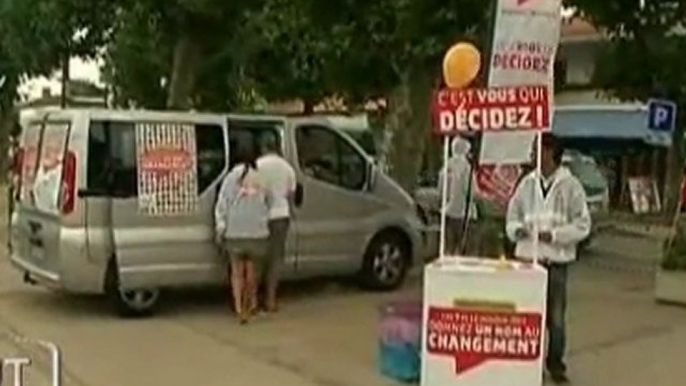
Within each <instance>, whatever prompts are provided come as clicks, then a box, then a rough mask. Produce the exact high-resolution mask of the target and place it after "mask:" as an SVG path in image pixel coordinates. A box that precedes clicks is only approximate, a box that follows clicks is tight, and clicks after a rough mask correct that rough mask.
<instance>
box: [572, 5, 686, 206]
mask: <svg viewBox="0 0 686 386" xmlns="http://www.w3.org/2000/svg"><path fill="white" fill-rule="evenodd" d="M569 4H570V5H573V6H575V7H577V9H578V10H579V11H580V12H581V13H582V14H583V15H584V16H585V17H587V18H588V19H590V21H591V22H593V23H594V24H595V25H597V26H599V27H601V28H602V29H604V31H606V33H607V35H608V36H609V39H610V41H609V43H608V44H607V47H606V48H605V49H604V50H603V52H602V53H601V55H600V56H599V58H598V61H597V70H596V73H595V82H596V83H597V84H598V85H599V86H600V87H602V88H603V89H605V90H607V91H609V92H610V94H611V95H614V96H616V97H618V98H620V99H622V100H629V101H631V100H633V101H635V100H640V101H646V100H647V99H649V98H651V97H660V98H667V99H671V100H673V101H675V102H676V103H677V104H678V106H679V111H680V112H681V113H680V114H679V115H678V125H677V126H678V127H677V130H675V132H674V134H673V146H672V148H671V151H670V154H669V162H668V165H669V166H668V171H667V179H666V180H667V183H666V189H665V192H666V195H665V197H666V199H665V201H666V205H665V209H666V211H667V213H674V212H675V211H676V207H677V205H678V201H679V197H680V189H679V188H680V185H681V178H682V173H683V168H684V147H683V144H684V129H685V128H686V72H685V71H684V70H683V68H684V67H683V63H684V62H686V29H685V28H686V25H685V21H686V2H685V1H683V0H646V1H645V6H644V7H643V8H642V7H641V2H640V1H638V0H636V1H623V0H605V1H596V0H570V1H569Z"/></svg>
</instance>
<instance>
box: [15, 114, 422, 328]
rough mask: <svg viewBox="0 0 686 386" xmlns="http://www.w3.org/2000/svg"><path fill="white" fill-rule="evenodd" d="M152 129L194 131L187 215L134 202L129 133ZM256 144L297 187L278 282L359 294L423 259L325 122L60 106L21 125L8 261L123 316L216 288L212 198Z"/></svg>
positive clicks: (395, 202) (371, 173)
mask: <svg viewBox="0 0 686 386" xmlns="http://www.w3.org/2000/svg"><path fill="white" fill-rule="evenodd" d="M150 125H184V127H186V128H189V130H191V131H189V133H192V134H190V135H191V136H192V141H191V142H194V148H195V151H194V159H193V163H192V164H193V165H194V168H193V170H194V171H195V178H194V185H193V189H192V193H193V194H189V195H188V196H192V197H191V198H192V199H193V201H192V202H193V205H192V206H189V207H188V208H191V210H188V211H185V212H182V213H181V214H180V215H179V214H176V215H162V216H159V215H155V214H154V213H152V214H151V212H149V211H145V210H142V208H148V207H149V203H150V201H151V200H153V201H154V200H161V199H160V198H152V197H151V196H150V195H149V194H147V193H146V194H142V193H141V192H143V191H144V189H147V188H146V186H148V185H145V184H146V183H147V184H149V183H150V182H149V181H148V182H145V181H143V180H142V177H141V173H139V169H140V167H139V166H140V163H141V162H143V161H140V160H141V159H142V158H141V156H140V152H138V150H140V148H142V147H143V146H145V145H141V139H140V136H139V135H138V134H139V133H140V131H141V130H144V129H145V128H146V127H150ZM265 136H271V137H272V139H276V140H277V141H278V143H280V144H281V147H282V150H283V155H284V157H286V159H288V160H289V161H290V162H291V163H292V165H293V167H294V168H295V170H296V171H297V177H298V194H297V197H296V198H297V199H296V208H295V209H294V216H293V224H292V227H291V232H290V234H289V238H288V246H287V250H288V252H287V259H286V261H285V264H284V273H283V274H284V278H285V279H287V280H291V279H302V278H307V277H314V276H322V275H327V276H329V275H352V274H360V277H361V278H362V279H363V280H362V282H363V283H364V284H365V285H366V286H367V287H368V288H371V289H380V290H390V289H394V288H396V287H398V286H399V285H401V284H402V282H403V279H404V278H405V275H406V274H407V272H408V270H409V269H410V268H411V266H412V265H413V264H415V263H421V262H422V261H423V259H424V258H426V257H428V256H426V254H425V238H424V236H423V233H422V232H423V229H424V225H425V224H424V222H423V220H422V212H421V211H420V209H419V208H418V206H416V204H415V203H414V201H413V200H412V199H411V197H410V196H409V195H408V194H407V193H405V191H403V190H402V189H401V188H400V187H399V186H398V185H397V184H396V183H394V182H393V181H392V180H391V179H390V178H389V177H387V176H386V175H384V174H382V173H380V172H379V171H377V170H376V169H375V167H374V164H373V162H372V161H371V160H370V159H368V157H367V156H366V155H365V153H364V152H363V151H362V149H361V148H360V147H359V146H358V145H357V144H356V143H355V142H354V141H353V140H352V139H350V138H349V137H348V136H346V135H345V134H343V133H341V132H339V131H336V130H334V129H332V128H331V127H330V126H328V125H327V124H326V121H325V120H322V119H317V118H288V117H276V116H274V117H256V116H251V115H245V116H239V115H236V116H233V115H232V116H226V115H214V114H213V115H209V114H193V113H174V112H151V111H110V110H59V111H43V112H41V111H39V112H37V113H35V114H33V115H32V116H31V117H29V118H26V117H25V118H24V119H23V129H22V134H21V140H20V153H21V157H20V159H21V160H22V161H21V170H22V172H21V184H20V186H21V188H20V193H19V202H18V204H17V205H16V207H15V211H14V213H13V214H12V225H11V227H12V229H11V253H10V259H11V261H12V263H13V264H14V265H15V266H16V267H17V268H18V269H19V270H21V271H22V272H23V273H24V278H25V280H26V281H27V282H29V283H33V284H35V283H39V284H43V285H46V286H49V287H52V288H56V289H59V290H63V291H65V292H72V293H86V294H102V293H104V294H107V295H108V297H109V298H110V299H111V300H112V302H113V304H114V306H115V307H116V309H117V310H118V311H119V312H120V314H122V315H128V316H134V315H142V314H148V313H150V312H151V311H152V310H153V309H154V307H155V305H156V304H157V303H158V300H159V298H160V293H161V292H160V291H161V290H163V289H166V288H171V287H187V286H206V285H221V284H222V283H224V282H225V266H226V261H225V260H224V259H223V258H222V257H221V256H220V255H219V253H218V250H217V248H216V247H215V245H214V243H213V230H214V226H213V208H214V204H215V198H216V193H217V190H218V187H219V184H220V181H221V179H222V177H223V176H224V175H225V173H226V172H227V171H228V170H229V169H230V167H231V166H232V162H233V159H232V157H231V155H232V154H233V151H232V149H235V148H236V146H243V145H246V144H251V145H259V144H260V143H261V141H263V140H264V138H265ZM145 162H148V161H145ZM153 166H154V165H153ZM145 167H150V165H149V164H147V163H146V166H145ZM146 170H147V169H146ZM186 188H187V187H186ZM139 193H140V194H139ZM158 206H159V205H158Z"/></svg>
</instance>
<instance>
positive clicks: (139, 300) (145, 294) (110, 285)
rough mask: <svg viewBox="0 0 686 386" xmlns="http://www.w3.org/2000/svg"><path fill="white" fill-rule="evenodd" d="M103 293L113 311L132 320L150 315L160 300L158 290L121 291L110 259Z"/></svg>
mask: <svg viewBox="0 0 686 386" xmlns="http://www.w3.org/2000/svg"><path fill="white" fill-rule="evenodd" d="M105 286H106V289H105V292H106V294H107V297H108V298H109V300H110V302H111V304H112V306H113V308H114V310H115V311H116V312H117V314H118V315H119V316H121V317H126V318H132V317H142V316H148V315H151V314H152V313H153V311H154V309H155V307H156V306H157V304H158V302H159V299H160V290H159V289H158V288H151V289H135V290H134V289H131V290H126V289H122V288H121V286H120V284H119V270H118V268H117V264H116V262H115V261H114V259H112V261H111V262H110V264H109V266H108V269H107V277H106V280H105Z"/></svg>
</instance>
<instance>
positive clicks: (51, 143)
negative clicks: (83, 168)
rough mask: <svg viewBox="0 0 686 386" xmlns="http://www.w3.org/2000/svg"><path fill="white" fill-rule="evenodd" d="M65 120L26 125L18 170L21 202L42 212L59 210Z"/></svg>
mask: <svg viewBox="0 0 686 386" xmlns="http://www.w3.org/2000/svg"><path fill="white" fill-rule="evenodd" d="M69 127H70V125H69V123H68V122H46V123H45V125H41V124H32V125H30V126H28V128H27V132H26V135H25V137H24V138H25V153H24V154H25V156H24V157H25V158H24V167H23V171H22V190H21V191H22V195H21V201H22V203H24V204H29V205H31V206H35V207H36V208H37V209H39V210H40V211H42V212H47V213H55V214H57V213H59V212H60V211H59V200H60V191H61V186H62V165H63V162H64V154H65V150H66V146H67V137H68V133H69Z"/></svg>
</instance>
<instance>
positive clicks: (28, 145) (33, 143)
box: [20, 125, 40, 202]
mask: <svg viewBox="0 0 686 386" xmlns="http://www.w3.org/2000/svg"><path fill="white" fill-rule="evenodd" d="M27 129H28V130H25V134H24V159H23V160H22V167H21V190H20V199H21V201H22V202H27V201H28V200H30V197H31V192H32V191H33V183H34V181H35V178H36V165H37V163H38V145H39V142H40V126H38V125H34V126H30V127H28V128H27Z"/></svg>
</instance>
